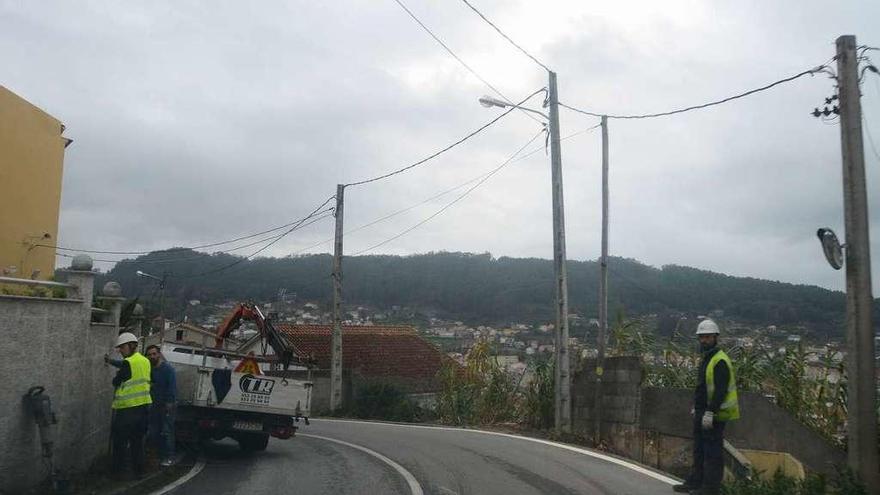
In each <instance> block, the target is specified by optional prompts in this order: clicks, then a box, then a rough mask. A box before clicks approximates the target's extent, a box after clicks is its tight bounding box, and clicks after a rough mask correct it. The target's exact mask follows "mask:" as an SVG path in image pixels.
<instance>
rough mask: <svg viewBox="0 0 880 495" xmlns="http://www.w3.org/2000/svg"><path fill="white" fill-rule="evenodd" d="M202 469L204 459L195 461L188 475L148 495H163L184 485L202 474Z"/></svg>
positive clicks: (203, 467)
mask: <svg viewBox="0 0 880 495" xmlns="http://www.w3.org/2000/svg"><path fill="white" fill-rule="evenodd" d="M202 469H205V461H204V459H199V460H198V461H196V464H195V465H194V466H193V467H192V469H190V470H189V472H188V473H186V474H185V475H183V476H182V477H180V478H178V479H177V480H175V481H173V482H172V483H171V484H168V485H165V486H163V487H162V488H159V489H158V490H156V491H154V492H152V493H150V495H165V494H166V493H169V492H170V491H172V490H174V489H175V488H177V487H179V486H180V485H182V484H184V483H186V482H187V481H189V480H191V479H193V478H195V477H196V475H197V474H199V473H201V472H202Z"/></svg>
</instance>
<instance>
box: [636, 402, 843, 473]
mask: <svg viewBox="0 0 880 495" xmlns="http://www.w3.org/2000/svg"><path fill="white" fill-rule="evenodd" d="M692 401H693V391H691V390H685V389H669V388H653V387H646V388H644V389H642V406H641V407H642V417H643V420H642V428H643V429H644V430H645V431H649V432H653V433H654V436H655V437H658V442H659V443H660V445H661V446H662V447H663V450H664V454H663V456H662V457H670V456H671V457H674V458H677V459H680V461H679V462H686V463H689V462H690V451H689V449H690V438H691V437H692V431H691V423H690V422H689V418H690V417H689V416H688V413H689V411H690V408H691V402H692ZM739 405H740V413H741V418H740V419H739V420H737V421H733V422H731V423H730V424H729V425H728V428H727V429H726V430H725V431H724V436H725V438H726V439H727V440H728V441H729V442H730V443H731V444H732V445H734V446H735V447H736V448H739V449H753V450H768V451H772V452H787V453H789V454H791V455H792V456H794V457H795V458H796V459H798V460H799V461H801V462H802V463H803V464H804V465H806V466H807V467H808V468H809V469H810V470H812V471H818V472H822V473H827V474H833V473H834V472H835V465H840V464H843V463H845V462H846V456H845V453H844V452H843V451H842V450H840V449H838V448H836V447H835V446H833V445H832V444H831V443H829V442H828V441H827V440H825V439H824V438H822V437H821V436H819V435H818V434H817V433H815V432H814V431H812V430H810V429H809V428H807V427H806V426H804V425H803V424H801V423H800V422H799V421H798V420H797V419H795V418H794V417H793V416H792V415H791V414H790V413H788V412H787V411H785V410H784V409H782V408H780V407H778V406H777V405H776V404H774V403H773V402H772V401H770V400H769V399H767V398H765V397H763V396H762V395H760V394H756V393H751V392H741V393H740V394H739ZM649 411H650V412H651V413H650V414H648V412H649ZM664 442H665V445H663V444H664Z"/></svg>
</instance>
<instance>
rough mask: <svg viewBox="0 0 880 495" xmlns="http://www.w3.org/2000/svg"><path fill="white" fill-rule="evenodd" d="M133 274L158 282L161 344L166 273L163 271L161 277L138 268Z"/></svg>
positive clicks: (163, 335)
mask: <svg viewBox="0 0 880 495" xmlns="http://www.w3.org/2000/svg"><path fill="white" fill-rule="evenodd" d="M135 274H136V275H137V276H138V277H144V278H149V279H153V280H155V281H157V282H159V319H160V320H161V321H162V325H161V326H160V327H159V343H160V344H161V343H162V342H164V341H165V282H166V281H167V280H168V274H167V273H163V274H162V276H161V277H157V276H155V275H150V274H149V273H146V272H142V271H140V270H138V271H136V272H135Z"/></svg>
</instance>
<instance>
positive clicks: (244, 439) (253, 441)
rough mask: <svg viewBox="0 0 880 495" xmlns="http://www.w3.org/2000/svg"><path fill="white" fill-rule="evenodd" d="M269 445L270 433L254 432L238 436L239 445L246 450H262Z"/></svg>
mask: <svg viewBox="0 0 880 495" xmlns="http://www.w3.org/2000/svg"><path fill="white" fill-rule="evenodd" d="M268 445H269V434H268V433H252V434H250V435H242V436H240V437H239V438H238V446H239V447H241V450H244V451H245V452H262V451H264V450H266V447H267V446H268Z"/></svg>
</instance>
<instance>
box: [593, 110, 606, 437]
mask: <svg viewBox="0 0 880 495" xmlns="http://www.w3.org/2000/svg"><path fill="white" fill-rule="evenodd" d="M607 333H608V117H606V116H604V115H603V116H602V255H601V258H600V260H599V334H598V335H597V336H596V389H595V394H596V396H595V397H594V400H593V404H594V412H595V414H594V416H595V418H594V419H595V426H594V432H595V433H594V435H595V436H594V437H593V440H594V441H595V442H596V444H598V443H599V440H600V437H601V427H602V375H603V374H604V373H605V368H604V366H605V335H607Z"/></svg>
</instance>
